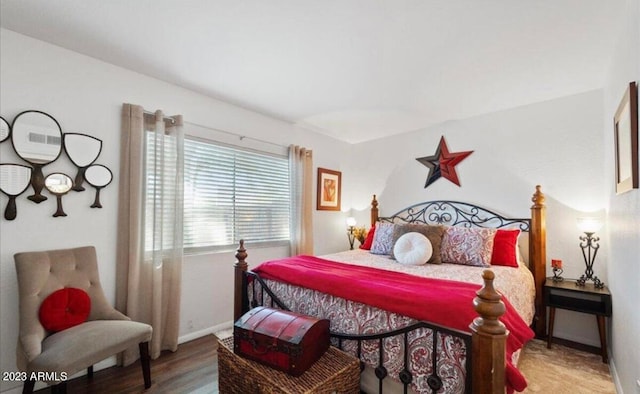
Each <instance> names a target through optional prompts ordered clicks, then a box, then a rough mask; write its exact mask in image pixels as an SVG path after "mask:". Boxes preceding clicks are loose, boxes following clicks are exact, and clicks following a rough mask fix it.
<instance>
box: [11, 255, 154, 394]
mask: <svg viewBox="0 0 640 394" xmlns="http://www.w3.org/2000/svg"><path fill="white" fill-rule="evenodd" d="M14 259H15V264H16V271H17V275H18V290H19V302H20V322H19V324H20V331H19V337H18V346H17V352H16V357H17V366H18V369H20V371H22V372H26V374H27V375H26V376H27V378H28V380H26V381H25V384H24V389H23V393H32V392H33V388H34V385H35V382H36V380H42V381H44V382H45V383H47V384H49V385H55V386H53V387H52V391H54V392H66V382H65V381H61V380H62V379H60V378H61V377H63V376H66V377H71V375H73V374H75V373H76V372H79V371H82V370H84V369H87V372H88V375H89V377H91V376H92V375H93V364H95V363H97V362H99V361H102V360H104V359H106V358H108V357H110V356H112V355H115V354H117V353H120V352H122V351H124V350H125V349H128V348H130V347H135V346H136V345H137V346H138V347H139V350H140V362H141V364H142V372H143V377H144V387H145V388H149V387H151V372H150V365H149V363H150V362H149V347H148V342H149V341H150V340H151V332H152V328H151V326H150V325H148V324H143V323H138V322H133V321H131V319H129V318H128V317H127V316H125V315H123V314H122V313H120V312H118V311H117V310H115V309H114V308H113V307H112V306H111V305H110V304H109V302H108V301H107V299H106V297H105V295H104V292H103V290H102V286H101V284H100V278H99V277H98V264H97V258H96V251H95V248H94V247H92V246H86V247H79V248H73V249H61V250H49V251H42V252H25V253H17V254H15V255H14ZM63 288H77V289H81V290H84V291H85V292H86V293H87V294H88V295H89V298H90V299H91V309H90V312H89V316H88V318H87V321H86V322H84V323H81V324H79V325H76V326H73V327H71V328H67V329H64V330H62V331H58V332H54V333H52V332H48V331H47V330H46V329H45V328H44V327H43V325H42V324H41V322H40V319H39V308H40V305H41V303H42V301H43V300H44V299H45V298H47V297H48V296H49V295H50V294H51V293H53V292H54V291H57V290H60V289H63ZM34 377H35V378H34ZM42 377H44V379H43V378H42ZM36 378H40V379H36Z"/></svg>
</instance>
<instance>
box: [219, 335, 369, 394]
mask: <svg viewBox="0 0 640 394" xmlns="http://www.w3.org/2000/svg"><path fill="white" fill-rule="evenodd" d="M218 382H219V388H220V394H226V393H229V394H239V393H242V394H263V393H269V394H271V393H277V394H307V393H340V394H342V393H359V392H360V362H359V361H358V359H356V358H354V357H352V356H349V355H348V354H346V353H343V352H341V351H340V350H338V349H336V348H334V347H329V350H327V352H326V353H325V354H324V355H323V356H322V357H321V358H320V360H318V361H317V362H316V363H315V364H313V365H312V366H311V368H309V369H308V370H307V371H306V372H305V373H304V374H302V375H301V376H299V377H293V376H290V375H287V374H286V373H284V372H280V371H277V370H275V369H272V368H269V367H267V366H264V365H262V364H258V363H256V362H253V361H251V360H247V359H245V358H242V357H240V356H237V355H236V354H235V353H233V337H229V338H225V339H218Z"/></svg>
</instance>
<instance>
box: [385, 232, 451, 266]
mask: <svg viewBox="0 0 640 394" xmlns="http://www.w3.org/2000/svg"><path fill="white" fill-rule="evenodd" d="M444 229H445V227H444V226H440V225H431V224H397V225H396V228H395V230H393V244H395V243H396V242H397V241H398V239H399V238H400V237H402V236H403V235H404V234H406V233H420V234H424V235H425V236H426V237H427V238H428V239H429V242H431V247H432V248H433V254H432V255H431V258H430V259H429V261H427V263H429V264H442V259H441V257H440V244H441V243H442V235H443V234H444ZM391 257H392V258H395V257H394V256H393V254H392V255H391Z"/></svg>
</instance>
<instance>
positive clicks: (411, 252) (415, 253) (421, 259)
mask: <svg viewBox="0 0 640 394" xmlns="http://www.w3.org/2000/svg"><path fill="white" fill-rule="evenodd" d="M431 254H433V247H432V246H431V241H429V238H427V237H426V236H425V235H424V234H421V233H406V234H404V235H402V236H401V237H400V238H398V240H397V241H396V244H395V245H393V255H394V256H395V258H396V260H397V261H398V263H401V264H407V265H422V264H426V263H427V261H429V259H430V258H431Z"/></svg>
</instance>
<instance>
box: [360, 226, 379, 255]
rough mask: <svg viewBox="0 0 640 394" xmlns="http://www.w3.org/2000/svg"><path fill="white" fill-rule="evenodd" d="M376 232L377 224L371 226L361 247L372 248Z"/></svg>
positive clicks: (364, 248)
mask: <svg viewBox="0 0 640 394" xmlns="http://www.w3.org/2000/svg"><path fill="white" fill-rule="evenodd" d="M375 232H376V226H371V228H370V229H369V232H368V233H367V238H365V240H364V243H363V244H362V245H360V249H363V250H371V245H373V235H374V234H375Z"/></svg>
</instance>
